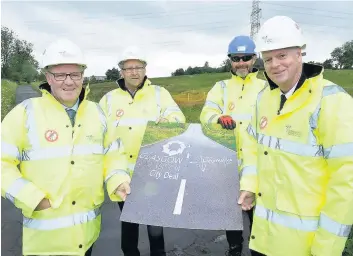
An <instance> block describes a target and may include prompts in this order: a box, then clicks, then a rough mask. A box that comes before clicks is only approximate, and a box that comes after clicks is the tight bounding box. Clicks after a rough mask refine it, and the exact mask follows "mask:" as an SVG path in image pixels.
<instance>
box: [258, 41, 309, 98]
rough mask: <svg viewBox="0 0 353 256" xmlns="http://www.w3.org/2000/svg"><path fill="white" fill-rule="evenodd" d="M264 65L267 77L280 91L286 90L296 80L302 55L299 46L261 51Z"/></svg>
mask: <svg viewBox="0 0 353 256" xmlns="http://www.w3.org/2000/svg"><path fill="white" fill-rule="evenodd" d="M262 57H263V60H264V66H265V70H266V73H267V75H268V77H269V78H270V79H271V80H272V81H273V82H275V83H276V84H277V85H278V86H279V87H280V88H281V90H282V91H288V89H289V90H290V89H291V87H292V86H293V85H294V84H295V83H296V82H297V81H296V79H298V72H299V70H300V68H301V65H302V55H301V50H300V49H299V48H286V49H279V50H273V51H267V52H263V53H262Z"/></svg>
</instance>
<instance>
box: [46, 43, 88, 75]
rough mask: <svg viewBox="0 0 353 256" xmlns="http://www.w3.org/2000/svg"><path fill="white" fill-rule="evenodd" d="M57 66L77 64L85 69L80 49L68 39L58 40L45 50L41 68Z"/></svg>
mask: <svg viewBox="0 0 353 256" xmlns="http://www.w3.org/2000/svg"><path fill="white" fill-rule="evenodd" d="M59 64H77V65H81V66H82V67H83V68H86V67H87V64H86V61H85V58H84V55H83V52H82V51H81V49H80V47H78V46H77V45H76V44H74V43H73V42H71V41H70V40H68V39H59V40H57V41H55V42H53V43H51V44H50V45H49V46H48V48H46V49H45V51H44V53H43V56H42V64H41V67H42V68H44V69H45V68H47V67H48V66H54V65H59Z"/></svg>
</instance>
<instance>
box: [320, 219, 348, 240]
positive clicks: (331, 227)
mask: <svg viewBox="0 0 353 256" xmlns="http://www.w3.org/2000/svg"><path fill="white" fill-rule="evenodd" d="M319 225H320V227H321V228H323V229H325V230H326V231H328V232H330V233H331V234H334V235H336V236H340V237H348V236H349V233H350V232H351V228H352V225H344V224H341V223H339V222H337V221H334V220H333V219H331V218H329V217H327V216H326V215H325V214H321V215H320V222H319Z"/></svg>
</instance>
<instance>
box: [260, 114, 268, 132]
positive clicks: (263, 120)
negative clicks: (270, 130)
mask: <svg viewBox="0 0 353 256" xmlns="http://www.w3.org/2000/svg"><path fill="white" fill-rule="evenodd" d="M267 123H268V120H267V117H265V116H263V117H261V119H260V129H261V130H262V129H264V128H265V127H266V126H267Z"/></svg>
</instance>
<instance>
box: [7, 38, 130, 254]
mask: <svg viewBox="0 0 353 256" xmlns="http://www.w3.org/2000/svg"><path fill="white" fill-rule="evenodd" d="M42 64H43V72H45V76H46V79H47V82H46V83H44V84H42V85H41V86H40V88H41V91H42V97H39V98H31V99H28V100H25V101H24V102H22V103H21V104H19V105H17V106H16V107H15V108H14V109H13V110H11V111H10V112H9V113H8V115H7V116H6V117H5V118H4V120H3V123H2V134H1V135H2V138H1V139H2V141H1V148H2V155H1V167H2V170H1V195H2V196H3V197H5V198H7V199H8V200H10V201H11V202H12V203H14V205H15V207H17V208H19V209H21V211H22V214H23V239H22V240H23V246H22V248H23V255H81V256H83V255H85V256H90V255H91V253H92V246H93V243H94V242H95V241H96V240H97V238H98V237H99V234H100V228H101V210H100V206H101V204H102V203H103V201H104V191H103V185H104V182H106V185H107V190H108V194H109V196H110V198H112V199H113V200H114V198H118V197H119V198H120V197H123V198H125V197H126V194H127V193H129V190H130V187H129V182H130V176H129V175H128V173H127V171H126V170H127V161H126V156H125V153H124V149H123V147H122V143H121V141H120V139H118V138H116V137H115V138H113V137H112V133H111V129H109V128H108V129H107V127H108V126H107V120H106V118H105V116H104V113H103V111H102V109H101V108H100V106H99V105H98V104H97V103H94V102H91V101H88V100H87V99H86V91H85V89H84V88H82V83H83V74H84V70H85V68H86V62H85V60H84V56H83V53H82V52H81V50H80V48H79V47H78V46H77V45H75V44H74V43H72V42H71V41H69V40H66V39H60V40H58V41H55V42H53V43H52V44H51V45H50V46H49V47H48V48H47V49H46V51H45V52H44V55H43V62H42Z"/></svg>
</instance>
